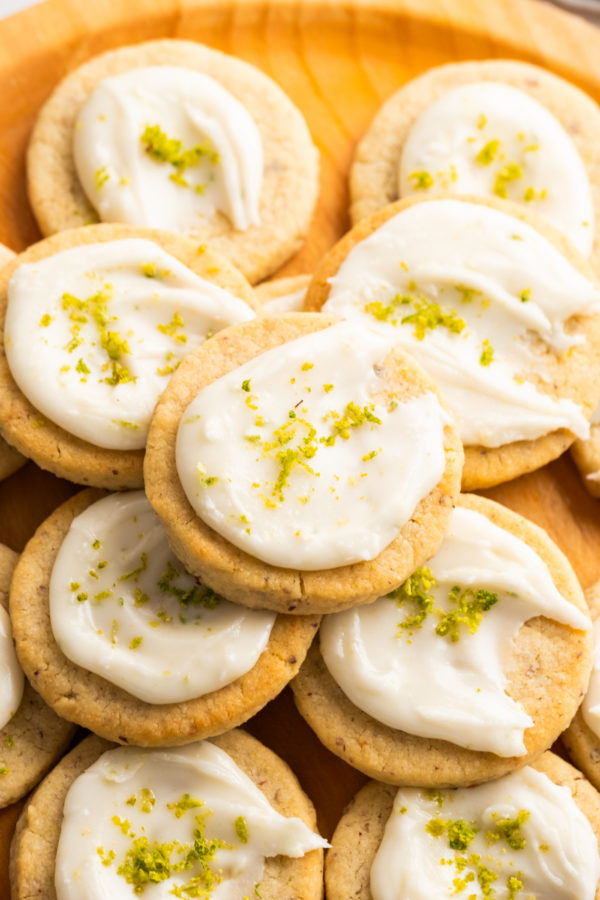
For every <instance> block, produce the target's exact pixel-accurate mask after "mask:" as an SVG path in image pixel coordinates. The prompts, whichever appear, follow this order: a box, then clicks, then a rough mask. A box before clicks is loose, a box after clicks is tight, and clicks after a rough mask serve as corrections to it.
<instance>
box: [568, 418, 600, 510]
mask: <svg viewBox="0 0 600 900" xmlns="http://www.w3.org/2000/svg"><path fill="white" fill-rule="evenodd" d="M595 418H596V415H595V414H594V416H593V417H592V420H591V422H590V436H589V438H588V439H587V441H575V443H573V444H572V445H571V456H572V457H573V461H574V463H575V465H576V466H577V468H578V469H579V474H580V475H581V477H582V479H583V483H584V485H585V487H586V489H587V491H588V492H589V493H590V494H591V495H592V497H600V423H598V422H596V421H594V420H595Z"/></svg>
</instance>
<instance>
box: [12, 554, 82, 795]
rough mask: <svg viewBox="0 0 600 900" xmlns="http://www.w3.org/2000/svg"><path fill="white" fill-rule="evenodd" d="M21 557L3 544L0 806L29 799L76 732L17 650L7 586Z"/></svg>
mask: <svg viewBox="0 0 600 900" xmlns="http://www.w3.org/2000/svg"><path fill="white" fill-rule="evenodd" d="M17 559H18V556H17V554H16V553H14V552H13V551H12V550H10V549H9V548H8V547H5V546H4V545H3V544H0V673H1V681H0V688H1V689H0V808H3V807H5V806H9V805H10V804H11V803H15V802H16V801H17V800H19V799H20V798H21V797H24V796H25V794H26V793H28V791H30V790H31V788H32V787H33V786H34V785H36V784H37V783H38V781H40V779H41V778H42V777H43V776H44V775H45V774H46V772H47V771H48V769H49V768H50V767H51V766H52V765H53V764H54V763H55V762H56V761H57V760H58V759H59V758H60V757H61V756H62V754H63V752H64V751H65V750H66V749H67V747H68V745H69V743H70V741H71V739H72V737H73V735H74V733H75V728H74V727H73V726H72V725H71V724H70V723H69V722H65V721H64V720H63V719H60V718H59V717H58V716H57V715H55V713H54V712H53V711H52V710H51V709H50V707H49V706H46V704H45V703H44V701H43V700H42V698H41V697H40V696H39V694H36V692H35V691H34V690H33V688H32V687H31V685H30V684H29V683H28V682H26V681H25V679H24V677H23V671H22V669H21V666H20V664H19V661H18V659H17V656H16V654H15V650H14V647H13V641H12V628H11V623H10V619H9V616H8V590H9V587H10V580H11V577H12V574H13V571H14V568H15V565H16V563H17Z"/></svg>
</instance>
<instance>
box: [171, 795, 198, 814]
mask: <svg viewBox="0 0 600 900" xmlns="http://www.w3.org/2000/svg"><path fill="white" fill-rule="evenodd" d="M201 806H204V801H203V800H195V799H194V798H193V797H190V795H189V794H182V795H181V797H180V798H179V800H177V801H176V803H167V809H172V810H173V813H174V815H175V818H176V819H180V818H181V817H182V816H183V814H184V813H186V812H187V811H188V809H199V808H200V807H201Z"/></svg>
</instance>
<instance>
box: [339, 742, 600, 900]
mask: <svg viewBox="0 0 600 900" xmlns="http://www.w3.org/2000/svg"><path fill="white" fill-rule="evenodd" d="M532 768H533V770H534V771H533V775H532V776H531V775H530V776H529V777H530V779H532V780H533V783H534V784H538V783H541V784H545V782H543V781H542V782H540V779H539V778H538V777H537V776H538V774H542V775H544V776H546V777H547V778H548V779H549V780H550V781H551V782H552V784H553V785H557V786H559V787H560V788H563V787H566V788H568V789H569V791H570V793H571V796H572V798H573V800H574V806H575V807H576V809H575V810H573V806H572V805H571V803H570V802H568V795H566V796H565V800H563V801H562V803H563V805H562V806H561V805H559V807H558V810H557V809H556V808H555V818H554V820H553V819H550V818H549V817H548V818H546V819H544V818H543V816H542V821H541V822H540V823H539V826H540V827H539V829H538V828H535V826H534V825H533V822H534V818H533V814H531V813H530V811H529V810H527V811H526V812H527V813H530V815H529V816H527V815H523V812H522V811H521V810H520V809H519V812H518V814H517V815H516V816H515V819H514V820H513V821H514V824H513V823H511V820H510V819H509V818H508V817H509V816H510V814H511V811H512V810H513V809H514V810H515V812H517V809H516V806H515V802H513V801H512V799H511V800H508V802H507V800H503V798H502V794H501V789H502V787H503V786H504V785H507V786H508V785H510V786H511V789H513V790H514V787H513V786H514V779H515V778H519V776H520V773H517V774H516V775H510V776H507V777H506V779H502V780H500V781H497V782H494V783H493V784H492V785H485V786H484V788H485V790H486V793H487V792H488V789H489V788H494V787H496V788H497V789H498V790H497V791H496V800H495V803H496V804H500V805H499V810H501V811H500V812H499V813H497V814H496V818H495V819H494V818H492V817H491V816H490V817H484V818H483V819H480V820H479V821H478V822H477V820H476V822H469V825H468V826H467V823H466V822H463V823H462V824H463V825H465V826H467V829H468V828H471V830H470V831H468V830H467V829H465V830H464V831H463V832H462V840H461V839H460V838H458V837H457V838H456V839H453V838H450V839H451V840H452V841H453V844H451V845H450V846H449V847H448V838H447V837H445V831H446V829H445V826H444V824H443V822H444V819H445V818H446V817H447V816H448V815H449V814H450V816H452V804H451V803H447V802H446V801H447V800H450V798H451V795H449V794H442V793H436V794H431V793H430V792H429V793H428V792H426V791H425V792H424V793H423V795H422V796H423V797H424V798H426V799H427V800H428V801H429V803H428V804H427V805H428V806H430V807H432V809H431V810H430V811H429V812H428V816H433V817H434V819H433V821H434V822H435V823H436V824H439V825H440V827H439V828H436V827H435V826H433V825H430V824H429V823H428V822H427V820H426V819H425V818H423V819H422V820H421V821H422V825H423V826H427V827H423V830H422V834H423V836H424V837H425V835H426V833H427V834H428V835H430V836H432V837H433V836H434V835H436V834H438V835H439V838H438V840H439V843H440V845H441V846H439V852H440V853H441V852H443V851H444V850H445V851H446V852H445V855H446V857H447V858H448V862H447V865H451V866H452V869H451V872H452V876H456V875H457V870H456V868H455V866H454V861H455V858H458V857H459V855H460V853H461V851H463V850H464V849H465V843H466V844H468V845H469V846H470V848H471V853H470V854H469V856H468V858H467V854H465V855H464V860H465V864H464V865H463V864H462V863H459V865H460V866H461V868H460V869H459V873H461V874H458V876H457V880H456V881H455V882H454V886H453V887H454V888H456V887H461V885H464V889H467V890H468V887H469V883H471V884H473V890H476V886H477V884H479V886H480V887H481V886H482V883H483V884H486V883H487V885H488V891H489V887H490V886H492V888H493V889H496V888H497V889H498V890H500V889H501V887H500V882H499V881H497V879H498V878H503V879H506V878H507V876H508V878H510V877H511V875H512V877H514V878H517V879H518V881H520V882H521V887H522V889H523V890H524V891H525V892H526V891H527V886H528V882H527V875H525V876H524V874H523V873H522V872H521V871H520V869H521V868H522V867H524V863H525V860H524V859H523V860H522V859H520V858H519V852H520V851H519V850H518V849H517V848H518V847H519V846H520V847H522V849H523V851H524V850H525V847H526V846H527V845H528V837H531V840H530V841H529V844H536V843H538V841H539V840H540V838H541V839H542V840H544V837H545V833H544V832H545V826H548V832H547V833H548V834H549V835H552V838H551V839H552V841H553V842H554V841H556V838H557V833H556V832H557V831H558V827H556V826H555V824H554V823H555V822H557V823H558V822H560V826H561V827H562V828H563V829H564V830H567V827H568V826H567V821H568V819H567V809H568V810H569V813H568V815H569V816H573V813H574V812H575V816H576V817H578V814H577V811H579V812H580V813H583V816H585V819H586V820H587V822H588V823H589V826H590V830H591V831H592V832H593V835H594V836H595V837H596V839H598V837H599V835H600V798H599V796H598V793H597V792H596V790H595V789H594V788H593V787H592V786H591V785H590V784H589V782H587V781H586V780H585V779H584V778H582V776H581V774H580V773H579V772H578V771H577V770H576V769H574V768H573V767H572V766H570V765H569V764H568V763H566V762H564V761H563V760H561V759H560V758H559V757H557V756H555V755H554V754H553V753H549V752H548V753H544V754H543V756H541V757H540V758H539V759H538V760H537V761H536V762H535V763H534V764H533V767H532ZM470 790H474V791H481V789H480V788H474V789H470ZM551 790H552V788H551ZM396 793H397V791H396V788H393V787H391V786H390V785H386V784H381V783H380V782H375V781H373V782H370V783H369V784H367V785H366V786H365V787H364V788H362V790H361V791H359V793H358V794H357V795H356V796H355V798H354V799H353V800H352V801H351V803H350V804H349V806H348V808H347V810H346V811H345V813H344V815H343V816H342V818H341V820H340V822H339V824H338V826H337V828H336V831H335V834H334V836H333V838H332V848H331V850H330V851H329V853H328V855H327V861H326V866H325V886H326V891H327V898H328V900H346V898H348V897H352V898H355V900H375V898H377V894H374V893H372V891H371V885H370V877H371V870H372V866H373V862H374V860H375V856H376V854H377V852H378V850H379V847H380V846H381V843H382V840H383V836H384V831H385V829H386V824H387V823H388V820H389V819H390V815H391V813H392V809H393V806H394V799H395V796H396ZM399 793H400V794H406V795H407V796H408V795H410V797H411V798H413V797H416V796H417V795H418V792H417V791H415V790H414V789H409V790H408V791H404V792H403V791H402V789H400V792H399ZM553 793H555V792H554V791H553ZM468 794H469V789H467V790H461V791H459V792H458V793H457V794H456V799H458V797H459V796H468ZM557 799H558V797H557ZM565 801H566V805H565ZM484 802H485V801H484ZM492 808H493V807H492ZM557 813H558V815H557ZM538 815H539V813H538ZM498 816H503V817H505V818H498ZM519 820H520V824H519ZM529 820H530V821H529ZM571 821H573V820H571ZM495 822H496V823H497V825H495V824H494V823H495ZM503 823H506V824H505V825H504V824H503ZM528 823H529V824H528ZM542 823H543V824H542ZM447 824H450V825H451V824H452V823H451V822H449V823H447ZM509 825H512V831H510V830H507V828H508V826H509ZM578 825H579V827H580V828H581V827H582V823H581V819H580V820H579V823H578ZM498 826H500V827H499V829H498ZM476 827H480V828H481V831H483V830H484V829H486V830H487V834H488V835H490V834H491V835H492V836H491V837H490V841H489V845H488V849H487V852H486V853H485V863H486V864H487V865H486V866H482V867H480V868H479V869H478V864H479V860H480V859H481V855H479V856H478V855H477V854H474V853H473V852H472V851H473V850H474V849H475V845H474V844H473V843H472V840H473V836H474V835H473V831H474V830H475V828H476ZM494 827H495V828H496V831H498V830H499V832H500V833H499V835H498V837H496V836H495V833H494V830H493V829H494ZM530 827H531V831H529V828H530ZM534 828H535V830H534ZM488 829H489V830H488ZM419 832H420V829H418V830H417V829H416V833H415V840H417V841H418V834H419ZM586 832H587V833H586ZM504 834H506V837H504ZM583 834H584V835H585V838H586V840H587V849H588V850H589V851H590V857H588V858H587V860H586V861H587V862H588V863H589V862H591V863H592V865H595V866H596V867H597V866H598V862H597V858H596V859H594V853H593V850H594V847H593V846H592V845H593V838H592V839H590V833H589V831H588V829H587V827H586V826H585V823H583ZM511 835H512V837H511ZM534 835H535V837H534ZM507 838H508V840H507ZM562 839H563V840H566V841H568V840H569V834H568V831H567V834H566V835H564V834H563V836H562ZM425 840H428V838H425ZM508 841H510V843H508ZM510 844H512V845H513V848H514V849H515V850H516V853H515V854H511V855H512V856H513V860H514V861H513V863H512V865H513V866H514V868H513V869H510V868H508V869H507V868H505V869H504V872H503V871H502V867H501V864H500V863H499V858H501V855H505V854H506V853H510ZM420 846H421V844H420V842H419V843H416V844H413V843H412V842H411V843H410V847H411V848H412V852H413V854H414V855H413V857H412V858H411V863H410V865H408V866H407V867H406V871H407V873H410V872H412V873H415V874H416V873H417V872H421V868H420V863H421V862H422V856H421V854H420V853H419V852H418V848H420ZM484 846H485V845H484ZM545 846H548V850H547V851H546V852H552V851H551V849H550V846H549V844H548V845H545ZM436 849H438V848H437V847H435V846H434V849H433V852H435V851H436ZM477 849H479V848H477ZM495 849H497V850H498V853H495V852H494V851H495ZM570 849H571V852H573V849H574V848H573V846H572V845H571V848H570ZM454 851H458V852H456V853H455V852H454ZM396 853H397V857H398V859H399V860H400V859H404V856H403V853H404V848H403V846H402V844H398V846H397V849H396ZM577 856H578V853H577V852H575V854H574V856H571V860H572V862H573V870H572V871H573V873H574V874H575V875H576V877H577V873H578V870H579V872H580V873H581V876H582V881H581V882H580V883H579V884H577V883H576V884H575V887H573V885H572V886H571V889H572V890H573V896H578V897H582V898H583V897H584V896H585V897H586V898H590V900H593V898H594V897H595V898H598V897H599V896H600V890H598V888H597V887H596V888H594V886H593V884H591V882H592V881H593V877H594V876H593V870H592V874H590V872H589V871H586V869H585V868H583V866H582V863H583V860H580V859H578V858H577ZM484 868H488V872H487V873H486V872H484V871H483V870H484ZM436 869H437V870H438V871H440V870H439V867H436V866H433V868H432V867H428V868H427V869H426V870H424V871H426V873H427V875H428V877H429V878H431V877H432V874H433V873H434V872H435V871H436ZM545 870H546V865H541V864H540V868H539V871H545ZM441 871H445V870H444V869H442V870H441ZM552 871H553V872H554V871H555V868H554V866H553V867H552ZM517 872H518V874H517ZM469 873H471V874H469ZM490 873H491V875H496V878H494V879H492V878H491V877H490ZM468 874H469V877H468V878H467V879H466V883H465V880H464V879H465V876H467V875H468ZM486 874H487V878H488V881H487V882H486V880H485V876H486ZM461 875H462V877H461ZM583 878H586V882H585V888H584V883H583ZM388 883H389V884H390V886H391V885H392V884H393V875H392V871H391V870H388ZM529 883H530V885H531V882H529ZM561 884H562V882H561ZM444 887H445V885H442V884H440V885H438V889H437V890H438V891H439V893H440V894H441V892H442V891H443V890H444ZM512 887H513V888H514V890H517V894H516V896H518V891H519V890H520V888H519V887H518V884H517V882H516V881H515V882H513V884H512ZM530 889H531V888H530ZM585 889H587V890H586V891H585V894H584V890H585ZM450 890H452V887H451V888H450ZM410 896H411V897H412V896H413V894H412V893H411V894H410ZM414 896H415V897H416V896H419V897H420V896H423V897H425V896H434V894H433V893H430V894H427V893H423V894H422V895H421V894H414ZM490 896H493V895H490ZM506 896H509V895H508V894H506ZM536 896H537V894H536Z"/></svg>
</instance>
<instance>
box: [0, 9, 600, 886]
mask: <svg viewBox="0 0 600 900" xmlns="http://www.w3.org/2000/svg"><path fill="white" fill-rule="evenodd" d="M157 37H177V38H187V39H194V40H199V41H202V42H204V43H206V44H209V45H211V46H214V47H217V48H219V49H222V50H224V51H226V52H227V53H231V54H234V55H236V56H239V57H242V58H243V59H245V60H247V61H248V62H251V63H253V64H255V65H257V66H258V67H259V68H261V69H263V70H264V71H265V72H266V73H267V74H268V75H270V76H271V77H272V78H274V79H275V80H276V81H277V82H278V83H279V84H280V85H281V87H282V88H283V89H284V90H285V91H286V92H287V93H288V94H289V96H290V97H291V98H292V100H293V101H294V102H295V103H296V104H297V105H298V106H299V107H300V108H301V110H302V111H303V113H304V115H305V116H306V118H307V121H308V124H309V127H310V129H311V131H312V134H313V136H314V138H315V140H316V142H317V144H318V146H319V149H320V151H321V155H322V192H321V198H320V201H319V205H318V209H317V212H316V215H315V218H314V222H313V226H312V228H311V232H310V236H309V239H308V241H307V243H306V245H305V247H304V248H303V249H302V251H301V252H300V253H299V254H298V255H297V256H296V257H295V258H294V259H293V260H292V261H291V262H290V263H288V265H287V266H286V267H285V269H284V270H282V274H293V273H297V272H310V271H311V270H312V269H313V268H314V266H315V265H316V263H317V262H318V260H319V258H320V257H321V255H322V254H323V252H324V251H325V250H327V249H328V248H329V247H330V246H331V245H332V244H333V243H334V242H335V240H336V239H337V238H338V237H340V236H341V235H342V234H343V233H344V231H345V230H346V229H347V227H348V217H347V205H348V193H347V173H348V168H349V165H350V161H351V157H352V152H353V148H354V145H355V143H356V140H357V139H358V138H359V137H360V136H361V135H362V134H363V132H364V131H365V129H366V127H367V125H368V123H369V121H370V119H371V117H372V116H373V114H374V113H375V111H376V110H377V108H378V107H379V105H380V104H381V103H382V101H383V100H384V99H385V98H386V97H388V96H389V95H390V93H392V91H394V90H395V89H396V88H397V87H399V86H400V85H401V84H402V83H404V82H405V81H407V80H408V79H409V78H411V77H413V76H415V75H417V74H419V73H420V72H422V71H423V70H425V69H427V68H429V67H431V66H434V65H438V64H441V63H445V62H452V61H456V60H463V59H485V58H493V57H495V58H518V59H523V60H527V61H530V62H534V63H537V64H539V65H543V66H546V67H547V68H549V69H552V70H553V71H555V72H557V73H558V74H560V75H563V76H565V77H567V78H569V79H570V80H572V81H574V82H575V83H576V84H578V85H579V86H580V87H582V88H584V89H585V90H587V91H588V93H590V94H591V95H592V96H593V97H594V98H595V99H596V100H599V101H600V68H599V67H598V60H600V31H596V30H595V29H594V28H593V27H592V26H589V25H587V24H585V23H584V22H582V21H579V20H577V19H576V18H574V17H572V16H570V15H568V14H565V13H562V12H560V11H558V10H556V9H554V8H551V7H548V6H545V5H544V4H542V3H536V2H534V0H493V2H492V0H490V2H487V3H482V2H481V0H375V2H371V0H362V2H359V0H345V2H344V0H339V2H336V0H329V2H328V0H297V2H291V0H290V2H287V0H280V2H267V0H264V2H260V0H237V2H229V0H204V2H202V0H179V2H177V0H94V2H93V3H85V4H84V3H81V2H80V0H48V2H46V3H44V4H43V5H42V6H39V7H36V8H33V9H31V10H28V11H26V12H23V13H21V14H19V15H17V16H15V17H13V18H11V19H9V20H6V21H4V22H0V84H1V85H2V92H1V97H2V100H1V101H0V102H1V108H0V241H2V242H4V243H5V244H7V245H8V246H10V247H12V248H13V249H15V250H21V249H24V248H25V247H26V246H28V245H29V244H30V243H32V242H33V241H35V240H37V239H38V238H39V232H38V230H37V227H36V225H35V222H34V219H33V216H32V214H31V211H30V209H29V207H28V204H27V197H26V190H25V149H26V145H27V139H28V135H29V133H30V130H31V127H32V124H33V121H34V119H35V115H36V112H37V110H38V109H39V107H40V105H41V104H42V103H43V102H44V100H45V99H46V97H47V96H48V94H49V93H50V92H51V90H52V88H53V86H54V85H55V84H56V83H57V82H58V81H59V80H60V78H61V77H62V76H63V75H65V74H66V73H67V72H69V71H70V70H72V69H73V68H75V67H76V66H77V65H79V64H80V63H82V62H83V61H84V60H86V59H88V58H89V57H90V56H93V55H94V54H96V53H98V52H101V51H103V50H106V49H109V48H112V47H116V46H120V45H123V44H127V43H137V42H139V41H143V40H148V39H152V38H157ZM74 490H75V487H74V486H73V485H70V484H68V483H67V482H64V481H60V480H59V479H56V478H54V477H53V476H50V475H48V474H46V473H43V472H41V470H39V469H38V468H37V467H36V466H34V465H33V464H32V463H29V464H28V465H27V466H26V467H25V468H24V469H22V470H21V471H20V472H18V473H16V474H15V475H14V476H12V477H11V478H10V479H8V480H7V481H6V482H4V483H1V484H0V541H2V542H4V543H6V544H8V545H9V546H11V547H13V548H14V549H15V550H21V549H22V548H23V546H24V544H25V542H26V541H27V539H28V538H29V536H30V535H31V534H32V532H33V530H34V529H35V527H36V526H37V525H38V524H39V522H41V521H42V520H43V519H44V518H45V516H46V515H48V514H49V513H50V512H51V510H52V509H54V507H55V506H56V505H57V504H58V503H59V502H61V501H62V500H63V499H65V498H66V497H67V496H69V495H70V494H71V493H73V491H74ZM486 494H487V495H488V496H490V497H492V498H494V499H496V500H499V501H500V502H503V503H506V505H508V506H510V507H511V508H513V509H515V510H517V511H519V512H521V513H523V514H524V515H526V516H528V517H529V518H531V519H532V520H533V521H535V522H537V523H538V524H539V525H542V527H544V528H546V530H547V531H548V532H549V533H550V535H551V537H552V538H553V539H554V540H555V541H556V542H557V543H558V545H559V546H560V547H561V548H562V549H563V551H564V552H565V553H566V554H567V556H568V557H569V559H570V560H571V563H572V564H573V566H574V568H575V570H576V572H577V575H578V577H579V579H580V581H581V583H582V585H583V586H584V587H585V586H587V585H588V584H591V583H592V582H594V581H595V580H597V579H598V578H600V505H599V503H598V501H594V500H592V499H591V498H590V497H589V496H588V495H587V493H586V492H585V490H584V488H583V486H582V484H581V482H580V479H579V476H578V474H577V472H576V470H575V468H574V466H573V464H572V463H571V460H570V458H569V457H568V455H567V456H564V457H562V458H561V459H560V460H557V461H556V462H555V463H553V464H551V465H549V466H546V467H545V468H544V469H542V470H540V471H539V472H537V473H534V474H532V475H528V476H525V477H524V478H521V479H518V480H516V481H513V482H511V483H508V484H506V485H502V486H500V487H497V488H494V489H492V490H490V491H487V492H486ZM249 730H250V731H252V732H253V733H254V734H255V735H256V736H257V737H259V738H260V739H262V740H264V742H265V743H267V744H268V745H269V746H271V747H272V748H273V749H274V750H276V751H277V752H279V753H280V754H281V755H282V756H283V757H284V758H285V759H286V760H287V761H288V762H289V763H290V764H291V765H292V767H293V768H294V770H295V771H296V773H297V775H298V777H299V778H300V781H301V782H302V784H303V786H304V788H305V790H306V791H307V792H308V793H309V795H310V796H311V797H312V799H313V801H314V802H315V804H316V806H317V809H318V814H319V823H320V826H321V829H322V831H323V833H325V834H326V835H329V834H331V831H332V829H333V827H334V825H335V823H336V822H337V820H338V818H339V815H340V813H341V810H342V808H343V806H344V804H345V803H346V802H347V800H348V799H349V798H350V797H351V796H352V794H353V793H354V791H355V790H356V789H357V788H358V787H359V786H360V785H361V784H362V783H363V781H364V780H365V779H364V778H363V776H362V775H360V774H359V773H357V772H355V771H353V770H351V769H350V768H349V767H348V766H346V765H344V764H343V763H342V762H340V761H339V760H337V758H335V757H333V756H332V755H331V754H330V753H328V751H326V750H324V749H323V748H322V747H321V746H320V744H319V742H318V741H317V739H316V738H315V737H314V736H313V734H312V732H311V731H310V730H309V729H308V727H307V726H306V725H305V724H304V723H303V721H302V720H301V719H300V717H299V716H298V715H297V713H296V711H295V709H294V705H293V701H292V699H291V696H290V692H289V690H287V691H285V692H284V693H283V694H282V695H281V696H280V697H279V698H278V699H277V700H275V701H274V702H273V703H271V704H269V706H268V707H267V708H266V709H265V710H264V711H263V712H262V713H260V714H259V715H258V716H257V717H256V718H255V719H254V720H252V722H251V723H250V725H249ZM17 812H18V808H17V807H12V808H10V809H8V810H5V811H4V812H2V813H0V900H8V898H9V896H10V889H9V885H8V874H7V860H8V846H9V841H10V835H11V833H12V829H13V827H14V822H15V818H16V814H17Z"/></svg>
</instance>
